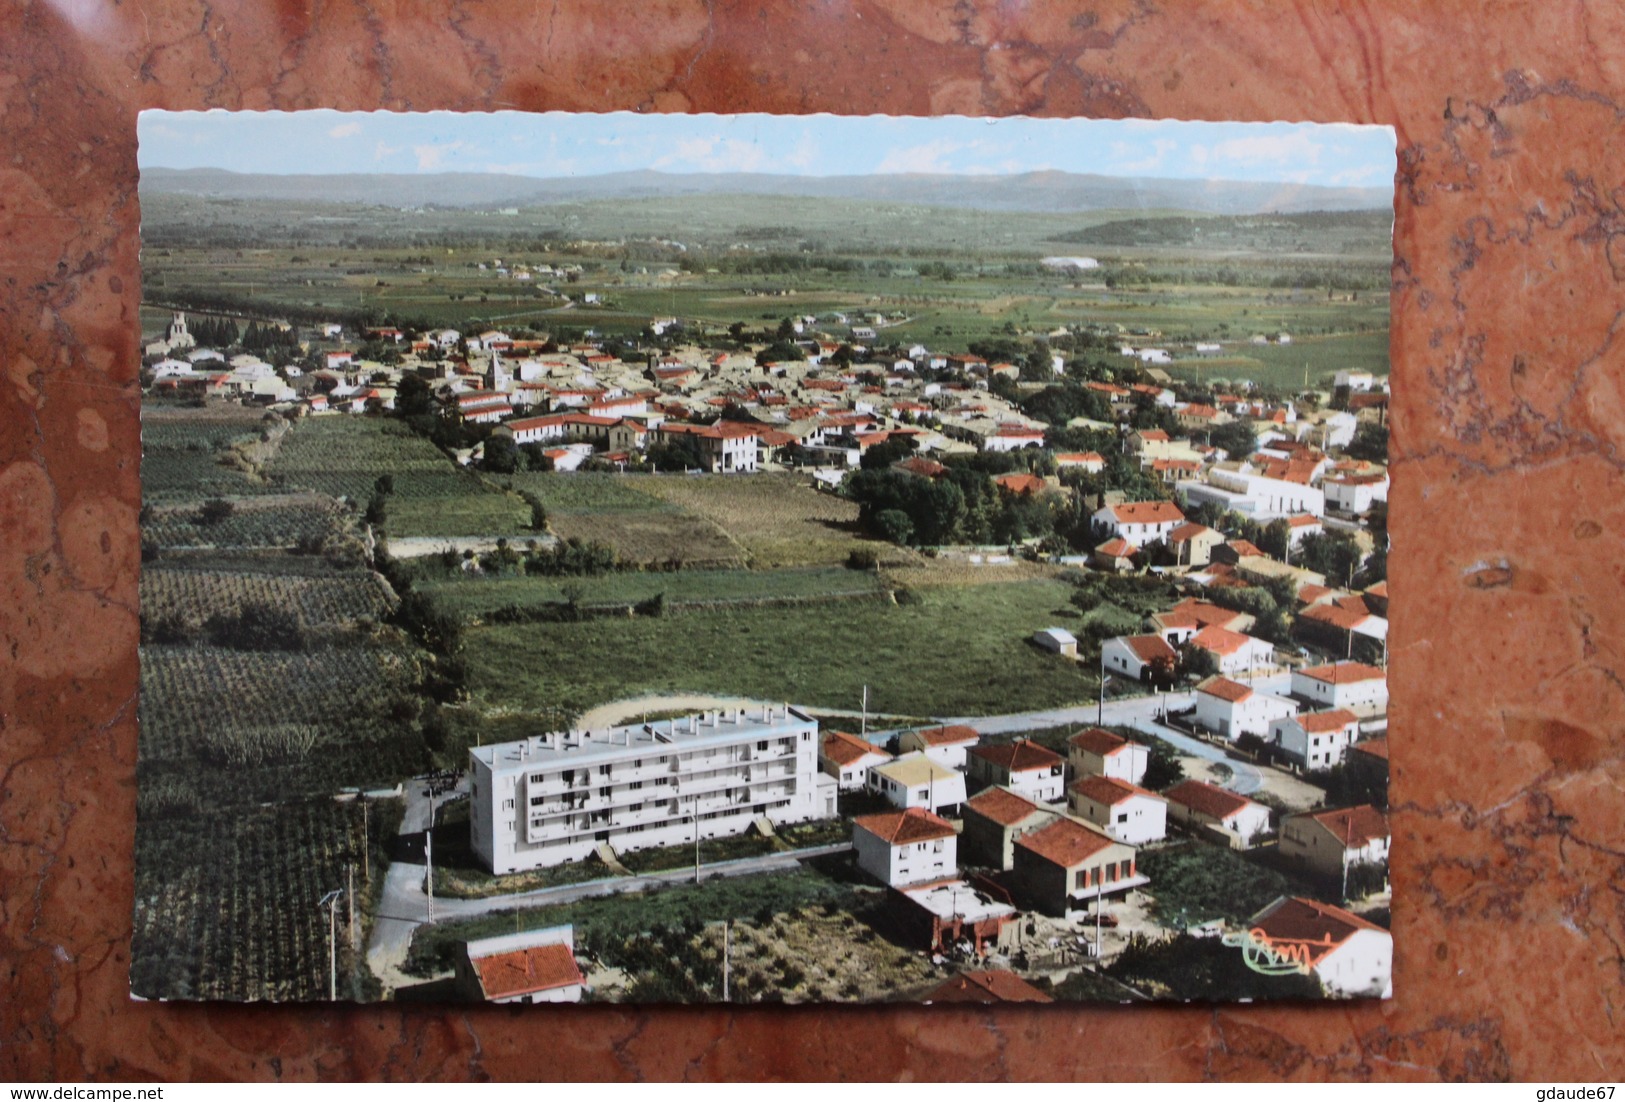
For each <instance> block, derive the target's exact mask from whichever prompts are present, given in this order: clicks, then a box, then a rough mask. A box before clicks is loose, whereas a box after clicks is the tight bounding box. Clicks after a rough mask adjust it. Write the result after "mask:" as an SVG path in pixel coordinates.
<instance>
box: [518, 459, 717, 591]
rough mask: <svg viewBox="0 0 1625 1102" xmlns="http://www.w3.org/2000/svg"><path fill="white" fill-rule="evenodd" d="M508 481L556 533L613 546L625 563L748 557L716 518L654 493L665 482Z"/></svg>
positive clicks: (711, 562)
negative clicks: (531, 498)
mask: <svg viewBox="0 0 1625 1102" xmlns="http://www.w3.org/2000/svg"><path fill="white" fill-rule="evenodd" d="M502 481H503V483H504V484H507V485H511V486H512V487H513V489H514V491H516V492H521V491H522V492H528V493H532V494H535V495H536V496H537V497H538V498H540V499H541V502H542V505H543V507H544V508H545V509H546V510H547V526H548V529H549V530H550V531H552V533H553V534H554V535H556V536H558V537H559V538H560V539H579V540H582V541H583V542H586V543H594V542H596V543H605V544H608V545H609V546H611V547H613V548H614V549H615V553H616V556H617V557H618V558H619V559H620V560H621V561H622V562H625V563H629V564H633V565H637V566H656V567H672V568H676V567H685V568H695V567H708V566H733V565H739V564H742V563H743V561H744V558H745V552H744V550H743V549H742V548H741V546H740V545H739V544H738V543H737V542H736V541H735V540H733V539H731V538H730V537H729V535H728V533H727V532H725V531H723V529H722V528H720V527H719V526H718V525H717V524H716V523H715V522H714V521H713V520H711V519H708V518H706V517H704V516H701V515H700V514H698V513H696V512H693V511H690V510H688V509H685V508H682V507H680V506H679V505H677V504H674V503H672V502H670V501H667V500H665V499H663V498H662V497H659V496H657V495H655V494H653V493H651V492H648V491H649V489H650V487H652V486H653V485H654V484H655V483H656V482H657V481H660V480H657V479H654V478H652V477H631V476H623V475H612V474H598V473H591V472H573V473H570V474H556V473H552V472H531V473H522V474H515V475H511V476H503V478H502ZM707 481H709V480H707Z"/></svg>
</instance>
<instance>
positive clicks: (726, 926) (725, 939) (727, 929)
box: [722, 891, 1348, 1002]
mask: <svg viewBox="0 0 1625 1102" xmlns="http://www.w3.org/2000/svg"><path fill="white" fill-rule="evenodd" d="M1343 894H1344V896H1347V895H1348V892H1346V891H1345V892H1344V893H1343ZM733 929H734V923H733V919H731V918H730V919H728V921H726V922H724V923H723V924H722V1001H723V1002H729V1001H731V1000H730V999H729V997H728V979H729V971H730V966H731V963H732V962H731V961H730V960H729V954H731V953H732V952H733Z"/></svg>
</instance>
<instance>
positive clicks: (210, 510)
mask: <svg viewBox="0 0 1625 1102" xmlns="http://www.w3.org/2000/svg"><path fill="white" fill-rule="evenodd" d="M235 511H236V507H235V506H234V505H232V503H231V502H229V501H227V500H225V499H224V498H219V497H213V498H210V499H209V500H208V501H205V502H204V503H203V506H202V507H201V508H200V509H198V513H197V516H198V522H199V523H201V524H207V525H210V526H211V527H212V526H213V525H216V524H219V523H220V522H221V521H223V520H225V519H226V518H227V517H229V516H231V514H232V513H233V512H235Z"/></svg>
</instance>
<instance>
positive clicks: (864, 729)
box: [858, 685, 869, 738]
mask: <svg viewBox="0 0 1625 1102" xmlns="http://www.w3.org/2000/svg"><path fill="white" fill-rule="evenodd" d="M859 723H860V724H861V726H860V727H859V728H858V734H859V735H860V736H862V737H863V738H868V737H869V686H867V685H865V686H864V687H863V718H862V719H861V720H860V721H859Z"/></svg>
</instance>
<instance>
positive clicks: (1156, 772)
mask: <svg viewBox="0 0 1625 1102" xmlns="http://www.w3.org/2000/svg"><path fill="white" fill-rule="evenodd" d="M1150 742H1151V747H1150V751H1149V753H1148V754H1147V756H1146V763H1145V776H1144V777H1141V778H1140V783H1141V784H1142V785H1143V786H1145V787H1146V788H1149V789H1151V791H1153V792H1162V791H1165V790H1167V789H1169V788H1172V787H1173V786H1174V785H1176V784H1178V783H1179V782H1180V781H1182V780H1184V779H1185V766H1184V764H1183V763H1181V762H1180V760H1179V755H1178V754H1176V753H1174V748H1173V747H1172V746H1169V745H1168V744H1167V743H1166V742H1163V741H1162V740H1161V739H1158V738H1154V739H1151V740H1150Z"/></svg>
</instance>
